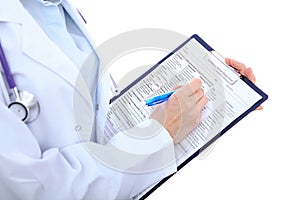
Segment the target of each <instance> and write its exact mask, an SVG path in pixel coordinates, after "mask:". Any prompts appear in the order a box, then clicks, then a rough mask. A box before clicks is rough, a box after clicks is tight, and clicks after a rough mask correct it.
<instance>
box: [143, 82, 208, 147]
mask: <svg viewBox="0 0 300 200" xmlns="http://www.w3.org/2000/svg"><path fill="white" fill-rule="evenodd" d="M158 97H159V96H158ZM148 100H149V99H148ZM150 100H151V101H149V102H148V103H149V104H150V105H155V104H158V103H162V102H166V100H167V102H166V103H164V104H161V105H158V106H157V107H156V108H155V110H154V111H153V113H152V114H151V115H150V118H152V119H155V120H157V121H158V122H159V123H160V124H162V125H163V126H164V127H165V128H166V130H167V131H168V132H169V133H170V135H171V137H172V138H173V141H174V143H175V144H176V143H178V142H180V141H181V140H182V139H183V138H185V137H186V135H187V134H188V133H189V132H190V131H192V130H193V129H194V128H195V127H196V126H197V125H198V124H199V121H200V116H201V110H202V108H203V107H204V106H205V105H206V104H207V102H208V99H207V97H206V96H205V95H204V91H203V89H202V81H201V80H200V79H193V80H192V81H191V82H190V83H189V84H187V85H184V86H182V87H180V88H178V89H176V91H175V90H174V91H171V92H169V93H166V94H164V95H163V96H160V97H159V98H157V97H156V99H155V97H154V98H152V99H150Z"/></svg>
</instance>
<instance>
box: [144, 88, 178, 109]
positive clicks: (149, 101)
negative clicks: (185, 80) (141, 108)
mask: <svg viewBox="0 0 300 200" xmlns="http://www.w3.org/2000/svg"><path fill="white" fill-rule="evenodd" d="M174 92H175V90H173V91H171V92H167V93H164V94H162V95H158V96H155V97H152V98H150V99H147V100H145V101H144V103H145V104H146V105H147V106H154V105H156V104H160V103H163V102H165V101H167V100H168V99H169V98H170V96H172V94H173V93H174Z"/></svg>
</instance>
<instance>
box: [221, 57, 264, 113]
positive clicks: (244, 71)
mask: <svg viewBox="0 0 300 200" xmlns="http://www.w3.org/2000/svg"><path fill="white" fill-rule="evenodd" d="M225 62H226V64H227V65H229V66H231V67H232V68H234V69H235V70H236V71H237V72H238V73H239V74H241V75H243V76H245V77H247V78H248V79H249V80H250V81H252V82H253V83H255V81H256V78H255V76H254V74H253V71H252V69H251V67H246V65H245V64H243V63H240V62H238V61H236V60H234V59H230V58H225ZM262 109H263V107H262V106H259V107H258V108H257V109H256V110H262Z"/></svg>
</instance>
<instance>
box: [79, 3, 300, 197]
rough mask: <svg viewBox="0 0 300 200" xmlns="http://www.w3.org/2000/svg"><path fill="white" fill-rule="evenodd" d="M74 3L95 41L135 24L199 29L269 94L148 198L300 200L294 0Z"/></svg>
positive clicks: (299, 41) (187, 30) (297, 14)
mask: <svg viewBox="0 0 300 200" xmlns="http://www.w3.org/2000/svg"><path fill="white" fill-rule="evenodd" d="M73 2H74V3H75V5H76V6H77V8H78V9H79V10H80V11H81V13H82V14H83V15H84V17H85V18H86V20H87V22H88V24H87V26H88V29H89V30H90V32H91V35H92V36H93V38H94V40H95V42H96V44H98V45H99V44H101V42H103V41H105V40H107V39H109V38H111V37H112V36H115V35H117V34H120V33H122V32H125V31H129V30H133V29H138V28H163V29H169V30H174V31H176V32H179V33H182V34H184V35H186V36H191V35H192V34H194V33H197V34H198V35H200V36H201V37H202V38H203V39H204V40H206V41H207V42H208V43H209V44H210V45H211V46H212V47H213V48H215V50H217V51H219V52H220V53H221V54H222V55H224V56H226V57H231V58H235V59H236V60H239V61H241V62H243V63H245V64H247V65H248V66H251V67H252V69H253V71H254V72H255V75H256V77H257V85H258V86H259V87H260V88H262V89H263V90H264V91H265V92H266V93H267V94H268V95H269V99H268V100H267V102H266V103H264V105H263V106H264V110H263V111H256V112H253V113H251V114H250V115H249V116H247V118H245V119H244V120H242V121H241V122H240V123H239V124H237V125H236V126H235V127H233V128H232V129H231V130H229V132H227V133H226V134H225V135H224V136H223V137H222V138H220V139H219V141H218V143H217V145H216V147H215V148H214V150H213V151H212V153H211V154H210V155H209V156H208V157H206V158H205V159H203V160H202V159H200V158H195V159H194V160H193V161H192V162H190V163H189V164H188V165H187V166H186V167H184V168H183V169H182V170H181V171H179V172H178V173H177V174H176V175H175V176H174V177H172V178H171V179H170V180H168V181H167V183H165V184H164V185H163V186H161V187H160V188H159V189H157V190H156V191H155V192H154V193H153V194H152V195H151V196H150V197H149V198H148V199H206V200H208V199H231V200H234V199H238V200H240V199H251V200H252V199H289V200H291V199H300V191H299V187H300V155H299V154H300V145H299V142H300V130H299V124H300V117H299V111H300V109H299V100H300V99H299V89H298V87H299V86H300V84H299V79H300V76H299V72H300V70H299V68H300V63H299V58H300V51H299V47H300V39H299V37H300V32H299V30H300V29H299V19H300V11H299V6H297V5H298V4H299V3H297V1H296V0H294V1H291V0H286V1H278V0H265V1H264V0H259V1H258V0H252V1H241V0H239V1H238V0H228V1H224V0H206V1H201V0H198V1H196V0H194V1H190V0H184V1H183V0H182V1H178V0H151V1H143V0H132V1H130V0H128V1H124V0H114V1H109V0H106V1H102V0H99V1H97V0H74V1H73ZM146 64H148V63H146ZM99 192H101V189H99Z"/></svg>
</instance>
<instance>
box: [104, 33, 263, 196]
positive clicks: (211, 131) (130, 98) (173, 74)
mask: <svg viewBox="0 0 300 200" xmlns="http://www.w3.org/2000/svg"><path fill="white" fill-rule="evenodd" d="M203 42H204V41H203V40H202V39H201V38H200V37H199V36H197V35H194V36H192V37H191V38H189V39H188V40H187V41H185V42H184V43H183V44H182V45H181V46H179V47H178V48H177V49H176V50H174V51H173V52H172V53H170V54H169V55H168V56H167V57H166V58H164V59H163V60H162V61H161V62H159V63H158V64H157V65H155V66H154V67H152V68H151V69H150V70H149V71H147V72H146V73H145V74H143V75H142V76H141V77H139V78H138V79H137V80H136V81H135V82H133V83H132V84H131V85H129V87H127V88H125V89H124V91H122V92H121V94H120V95H119V96H117V97H115V98H113V99H112V101H111V106H110V110H109V112H108V115H107V122H106V127H105V140H109V139H110V138H111V137H113V136H114V134H116V133H118V132H120V131H122V130H126V129H130V128H132V127H133V126H135V125H136V124H137V123H139V122H142V121H143V120H145V119H147V118H148V117H149V115H150V113H151V112H152V111H153V109H155V106H153V107H148V106H140V102H142V101H144V100H145V99H148V98H150V97H153V96H156V95H159V94H163V93H166V92H168V91H171V90H172V87H174V86H176V85H183V84H187V83H188V82H189V81H191V80H192V79H193V78H200V79H201V80H202V82H203V87H204V88H203V89H204V91H205V94H206V96H207V97H208V100H209V102H208V104H207V105H206V106H205V107H204V108H203V110H202V114H201V121H200V123H199V125H198V126H197V127H196V128H195V129H194V130H193V131H192V132H191V133H190V134H189V135H188V136H187V137H186V138H185V139H184V140H183V141H181V142H180V143H179V144H177V145H176V146H175V155H176V162H177V166H178V167H179V166H181V165H182V164H183V163H184V162H187V161H188V160H189V159H190V157H191V156H192V155H194V154H195V153H196V152H197V151H199V150H200V149H201V148H202V150H203V147H205V145H207V144H208V143H209V142H210V143H212V141H214V140H216V139H217V138H218V137H220V136H221V135H222V134H223V133H224V132H226V131H227V130H228V129H229V128H230V127H231V126H233V125H234V124H235V123H237V122H238V121H239V120H240V119H241V118H243V117H244V116H245V115H246V114H247V113H249V112H250V111H251V110H253V109H255V108H256V107H257V106H259V105H260V104H261V103H262V102H263V101H265V100H266V99H267V95H266V94H264V93H263V92H262V91H261V90H260V89H259V88H257V87H256V86H254V85H253V84H252V83H251V82H250V81H249V80H248V79H246V78H241V77H240V74H238V73H236V72H235V71H234V70H233V69H232V68H231V67H229V66H227V65H226V64H225V61H224V58H222V57H221V56H220V55H219V54H218V53H217V52H216V51H214V50H213V49H211V48H210V47H209V46H208V47H207V44H206V43H205V45H203ZM210 143H209V144H210ZM149 190H150V189H148V191H149ZM146 192H147V191H144V193H143V194H145V193H146ZM141 196H142V194H141ZM141 196H138V197H137V198H140V197H141Z"/></svg>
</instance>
